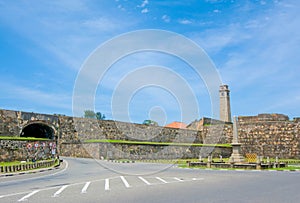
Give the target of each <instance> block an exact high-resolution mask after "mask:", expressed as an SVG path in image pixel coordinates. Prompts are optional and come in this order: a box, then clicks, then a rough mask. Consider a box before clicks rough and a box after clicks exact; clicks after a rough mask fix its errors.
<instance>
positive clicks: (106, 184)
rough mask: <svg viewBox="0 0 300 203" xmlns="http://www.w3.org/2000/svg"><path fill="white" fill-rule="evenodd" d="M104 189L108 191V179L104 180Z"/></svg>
mask: <svg viewBox="0 0 300 203" xmlns="http://www.w3.org/2000/svg"><path fill="white" fill-rule="evenodd" d="M104 189H105V190H109V179H108V178H106V179H105V186H104Z"/></svg>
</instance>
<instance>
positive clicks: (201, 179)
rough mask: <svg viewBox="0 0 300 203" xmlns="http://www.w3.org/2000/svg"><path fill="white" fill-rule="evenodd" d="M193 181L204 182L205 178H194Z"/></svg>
mask: <svg viewBox="0 0 300 203" xmlns="http://www.w3.org/2000/svg"><path fill="white" fill-rule="evenodd" d="M192 180H204V178H193V179H192Z"/></svg>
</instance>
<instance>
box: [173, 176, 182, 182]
mask: <svg viewBox="0 0 300 203" xmlns="http://www.w3.org/2000/svg"><path fill="white" fill-rule="evenodd" d="M174 179H175V180H178V181H180V182H182V181H183V180H181V179H179V178H176V177H175V178H174Z"/></svg>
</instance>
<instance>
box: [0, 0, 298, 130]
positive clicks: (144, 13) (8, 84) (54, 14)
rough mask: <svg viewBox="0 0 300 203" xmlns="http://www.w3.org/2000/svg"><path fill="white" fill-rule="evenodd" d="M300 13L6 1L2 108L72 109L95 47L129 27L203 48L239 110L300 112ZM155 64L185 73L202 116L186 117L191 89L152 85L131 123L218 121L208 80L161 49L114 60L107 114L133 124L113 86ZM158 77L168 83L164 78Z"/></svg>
mask: <svg viewBox="0 0 300 203" xmlns="http://www.w3.org/2000/svg"><path fill="white" fill-rule="evenodd" d="M299 9H300V3H299V1H292V0H285V1H284V0H282V1H280V0H274V1H273V0H270V1H267V0H252V1H247V0H245V1H237V0H228V1H227V0H203V1H200V0H190V1H174V0H172V1H169V0H165V1H154V0H136V1H130V0H99V1H92V0H72V1H71V0H61V1H37V0H31V1H22V0H20V1H4V0H3V1H0V48H1V51H0V87H1V88H0V95H1V99H0V108H3V109H12V110H22V111H29V112H40V113H49V114H53V113H60V114H66V115H72V114H73V113H72V96H73V88H74V84H75V81H76V78H77V75H78V73H79V71H80V69H81V67H82V65H83V64H84V62H85V61H86V60H87V58H88V57H89V55H90V54H91V53H92V52H93V51H94V50H95V49H96V48H97V47H99V46H100V45H101V44H103V43H104V42H106V41H107V40H110V39H112V38H113V37H116V36H118V35H120V34H123V33H127V32H131V31H135V30H140V29H162V30H167V31H172V32H175V33H178V34H181V35H183V36H185V37H187V38H189V39H191V40H193V41H194V42H196V43H197V44H198V45H199V46H200V47H202V48H203V49H204V50H205V52H206V53H207V55H208V56H209V57H210V58H211V60H212V61H213V63H214V64H215V66H216V69H217V71H218V72H219V74H220V77H221V78H222V81H223V83H225V84H228V85H229V87H230V89H231V104H232V114H233V115H256V114H259V113H283V114H286V115H288V116H289V117H290V118H293V117H297V116H300V108H299V107H300V106H299V103H300V82H299V76H300V68H299V64H300V57H299V51H300V16H299V15H300V14H299V12H298V11H299ZM154 64H155V65H156V66H159V67H166V68H168V69H171V70H172V71H173V72H175V73H177V74H178V75H180V76H181V77H182V78H184V81H185V83H187V84H188V85H189V87H190V88H191V91H192V92H193V94H194V95H195V97H196V98H197V102H198V107H199V113H198V112H196V109H195V111H194V112H195V113H191V114H190V115H189V116H188V117H185V118H182V115H181V114H182V112H181V111H182V109H181V106H180V104H181V103H182V102H181V101H178V98H182V97H183V96H186V95H185V94H184V93H185V92H184V91H178V92H176V94H177V95H174V94H175V93H174V92H168V91H167V90H166V89H163V88H161V87H156V86H155V85H152V86H150V85H149V86H147V87H144V88H141V89H139V91H137V92H135V93H134V94H133V96H132V98H131V100H130V101H129V103H128V109H129V110H128V112H126V113H127V114H128V115H129V121H131V122H136V123H141V122H143V120H145V119H149V118H150V119H153V120H157V121H159V123H160V124H161V125H164V124H165V123H170V122H172V121H175V120H177V121H181V120H182V121H183V122H186V123H189V122H191V121H193V120H195V119H198V118H200V117H202V116H206V117H213V115H212V107H211V101H210V93H209V92H208V90H207V88H206V86H205V81H202V80H201V78H199V77H196V76H195V73H194V72H193V70H192V69H191V68H190V67H188V65H187V64H186V63H184V62H182V61H181V60H180V59H178V58H176V57H173V56H170V55H167V54H164V53H157V52H144V53H137V54H133V55H130V56H128V57H126V58H123V59H121V60H119V61H117V62H116V63H115V64H114V65H113V66H112V67H111V68H110V71H109V72H108V73H107V75H106V77H104V78H103V79H102V80H101V81H100V83H99V85H98V88H97V92H96V94H95V111H100V112H102V113H104V114H105V115H106V117H107V118H108V119H116V120H124V121H128V120H126V119H127V118H125V117H123V116H120V117H118V116H117V117H116V116H115V115H116V114H118V113H119V112H117V111H118V108H117V107H115V106H113V105H112V103H114V102H113V99H112V96H113V93H114V91H115V90H116V89H115V87H116V86H118V84H120V82H121V81H122V78H123V79H124V77H125V76H128V75H129V73H132V71H133V72H134V71H136V70H138V69H139V68H142V67H145V66H149V65H154ZM161 76H162V77H164V78H166V80H171V79H170V78H171V77H168V75H167V74H165V75H163V74H162V75H161ZM145 77H146V76H145ZM147 77H149V75H148V76H147ZM125 78H126V77H125ZM128 78H130V77H128ZM139 79H142V77H141V78H139ZM128 80H129V79H128ZM130 80H131V81H132V78H130ZM124 84H125V83H124ZM126 84H127V83H126ZM174 87H176V89H178V90H181V89H180V88H182V85H181V84H178V83H175V82H174ZM179 94H180V95H179ZM187 100H189V98H187ZM115 103H118V102H115ZM190 110H191V111H193V109H190ZM113 112H115V114H114V113H113Z"/></svg>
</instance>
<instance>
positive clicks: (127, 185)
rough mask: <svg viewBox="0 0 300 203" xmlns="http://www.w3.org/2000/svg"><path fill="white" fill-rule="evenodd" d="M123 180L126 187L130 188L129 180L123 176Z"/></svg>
mask: <svg viewBox="0 0 300 203" xmlns="http://www.w3.org/2000/svg"><path fill="white" fill-rule="evenodd" d="M120 178H121V180H122V181H123V183H124V185H125V187H127V188H128V187H130V185H129V183H128V182H127V180H126V179H125V178H124V177H123V176H120Z"/></svg>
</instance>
